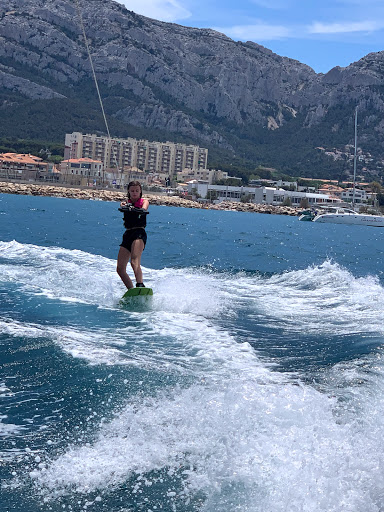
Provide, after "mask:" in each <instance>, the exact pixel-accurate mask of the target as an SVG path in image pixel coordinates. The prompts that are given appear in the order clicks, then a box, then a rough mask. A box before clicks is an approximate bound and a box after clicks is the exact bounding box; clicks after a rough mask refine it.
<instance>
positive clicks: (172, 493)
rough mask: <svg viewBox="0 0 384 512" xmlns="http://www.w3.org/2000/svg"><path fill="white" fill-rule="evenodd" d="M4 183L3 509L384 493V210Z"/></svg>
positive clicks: (362, 500)
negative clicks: (110, 195) (89, 196)
mask: <svg viewBox="0 0 384 512" xmlns="http://www.w3.org/2000/svg"><path fill="white" fill-rule="evenodd" d="M117 207H118V205H117V203H105V202H100V201H78V200H71V199H58V198H41V197H25V196H12V195H0V351H1V357H0V461H1V470H0V479H1V488H0V510H1V511H2V512H3V511H4V512H10V511H17V512H21V511H23V512H40V511H41V512H43V511H54V512H58V511H63V510H66V511H92V512H101V511H102V512H107V511H108V512H138V511H140V512H158V511H164V512H174V511H176V512H234V511H239V512H275V511H276V512H281V511H288V512H298V511H303V512H319V511H326V512H333V511H334V512H344V511H345V512H346V511H348V512H378V511H382V510H384V483H383V478H382V475H383V473H384V447H383V443H382V437H383V435H384V394H383V391H384V360H383V351H382V346H383V341H384V326H383V325H384V324H383V313H384V288H383V286H384V273H383V268H384V267H383V256H384V229H380V228H373V227H366V226H342V225H322V224H320V225H319V224H316V223H306V222H299V221H298V220H297V218H294V217H284V216H272V215H261V214H246V213H238V212H220V211H209V210H188V209H181V208H167V207H161V206H152V207H150V215H149V217H148V244H147V248H146V250H145V252H144V254H143V259H142V263H143V270H144V277H145V280H144V282H145V284H146V285H147V286H151V287H152V288H153V290H154V296H153V298H152V299H150V300H149V301H141V302H139V303H133V304H132V305H131V306H129V307H128V308H122V307H121V306H120V305H119V299H120V297H121V296H122V294H123V293H124V287H123V285H122V283H121V282H120V280H119V278H118V276H117V274H116V272H115V266H116V264H115V258H116V255H117V251H118V245H119V243H120V241H121V236H122V233H123V227H122V220H121V214H120V213H119V212H118V210H117Z"/></svg>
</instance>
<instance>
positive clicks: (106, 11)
mask: <svg viewBox="0 0 384 512" xmlns="http://www.w3.org/2000/svg"><path fill="white" fill-rule="evenodd" d="M77 5H79V7H80V10H81V14H82V17H83V21H84V28H85V32H86V35H87V38H88V41H89V45H90V50H91V54H92V58H93V63H94V67H95V72H96V75H97V78H98V81H99V85H100V89H101V94H102V97H103V99H104V104H105V109H106V112H107V114H108V116H109V119H110V124H111V132H112V133H113V134H114V135H118V136H127V135H130V136H139V137H144V136H146V137H148V138H151V139H152V140H156V139H157V140H164V139H168V140H185V141H187V142H195V143H197V144H200V145H202V146H205V147H209V148H210V151H211V150H212V153H211V154H214V155H215V154H216V155H220V154H223V155H226V158H227V162H230V160H231V158H232V159H236V158H237V159H245V160H247V161H248V162H253V163H254V165H255V166H257V165H258V164H262V163H263V164H267V165H275V166H280V168H281V169H284V170H285V171H287V172H290V173H291V174H292V173H295V172H296V173H300V174H302V175H305V174H307V175H313V172H312V170H313V169H316V168H318V170H319V171H321V169H324V168H325V167H326V166H327V165H328V164H326V162H327V161H329V158H328V159H327V157H325V156H324V154H323V153H324V152H321V151H319V150H317V149H316V148H317V147H319V146H323V147H326V148H327V149H330V148H332V147H338V146H339V147H341V146H342V145H345V144H348V143H353V112H354V109H355V107H356V106H358V109H359V142H360V145H362V146H364V147H365V148H366V151H367V152H369V153H370V155H372V161H371V169H370V171H371V172H372V173H375V172H376V173H377V175H378V176H380V175H381V174H380V173H382V168H383V167H384V164H383V162H382V159H383V158H384V142H383V141H384V139H383V133H384V117H383V112H384V88H383V78H384V52H379V53H375V54H369V55H367V56H366V57H364V58H363V59H361V60H360V61H358V62H356V63H353V64H351V65H350V66H348V67H346V68H339V67H336V68H334V69H332V70H331V71H329V72H328V73H327V74H317V73H315V72H314V71H313V70H312V69H311V68H310V67H309V66H307V65H305V64H302V63H300V62H298V61H295V60H292V59H289V58H285V57H281V56H279V55H276V54H274V53H273V52H271V51H270V50H268V49H266V48H264V47H262V46H260V45H257V44H255V43H252V42H247V43H242V42H234V41H232V40H231V39H230V38H228V37H226V36H225V35H223V34H220V33H218V32H215V31H213V30H209V29H194V28H187V27H183V26H180V25H176V24H171V23H163V22H160V21H156V20H153V19H149V18H146V17H143V16H139V15H137V14H135V13H133V12H131V11H128V10H127V9H125V8H124V7H123V6H122V5H120V4H118V3H116V2H113V1H112V0H87V1H85V0H79V4H77V2H75V1H72V0H0V121H1V122H0V136H1V137H6V136H8V137H9V136H12V137H24V138H25V137H30V138H40V139H45V140H49V139H51V140H60V139H61V140H63V136H64V133H65V132H68V131H96V130H97V131H99V132H102V131H104V125H103V123H102V118H101V116H100V111H99V107H98V105H97V95H96V92H95V88H94V85H93V83H92V72H91V68H90V64H89V61H88V56H87V52H86V47H85V44H84V38H83V35H82V28H81V22H80V18H79V13H78V10H77ZM215 151H216V153H215ZM329 165H331V163H330V164H329ZM332 165H333V164H332ZM335 165H336V164H335ZM337 165H338V170H340V168H341V167H340V163H339V164H337ZM337 165H336V167H337ZM324 166H325V167H324ZM335 169H336V168H335Z"/></svg>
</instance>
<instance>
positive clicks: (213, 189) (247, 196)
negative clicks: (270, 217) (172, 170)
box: [188, 180, 340, 206]
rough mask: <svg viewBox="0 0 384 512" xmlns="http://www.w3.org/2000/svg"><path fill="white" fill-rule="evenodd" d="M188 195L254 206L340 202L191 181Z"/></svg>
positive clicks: (317, 196) (319, 196)
mask: <svg viewBox="0 0 384 512" xmlns="http://www.w3.org/2000/svg"><path fill="white" fill-rule="evenodd" d="M188 193H189V194H190V195H192V196H195V197H200V198H202V199H206V200H208V201H215V202H222V201H232V202H239V201H242V200H243V201H246V202H248V203H256V204H270V205H276V206H279V205H282V204H284V203H285V202H287V201H289V203H290V204H291V205H292V206H300V204H301V203H302V201H304V200H306V201H307V202H308V204H309V205H310V206H311V205H320V204H334V203H337V202H340V201H339V200H338V199H337V198H333V197H331V196H329V195H328V194H315V193H311V192H298V191H295V190H283V189H277V188H274V187H234V186H225V185H210V184H208V183H207V182H201V181H198V180H191V181H190V182H188Z"/></svg>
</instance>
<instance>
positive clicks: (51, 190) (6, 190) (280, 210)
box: [0, 181, 299, 215]
mask: <svg viewBox="0 0 384 512" xmlns="http://www.w3.org/2000/svg"><path fill="white" fill-rule="evenodd" d="M0 194H20V195H30V196H31V195H32V196H50V197H66V198H71V199H88V200H94V201H116V202H121V201H123V200H124V199H125V198H126V193H125V192H122V191H119V190H105V189H96V190H95V189H89V188H75V187H64V186H59V185H46V184H36V183H26V184H24V183H10V182H4V181H3V182H0ZM146 197H148V199H149V202H150V204H156V205H162V206H178V207H181V208H205V209H210V210H229V211H238V212H253V213H267V214H275V215H297V214H298V212H299V210H298V209H297V208H293V207H290V206H273V205H270V204H253V203H237V202H230V201H223V202H221V203H219V204H202V203H199V202H198V201H192V200H190V199H185V198H182V197H179V196H168V195H154V194H146Z"/></svg>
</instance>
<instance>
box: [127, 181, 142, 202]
mask: <svg viewBox="0 0 384 512" xmlns="http://www.w3.org/2000/svg"><path fill="white" fill-rule="evenodd" d="M129 187H140V197H142V196H143V187H142V186H141V183H140V181H130V182H129V183H128V185H127V195H128V199H131V196H130V195H129Z"/></svg>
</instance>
